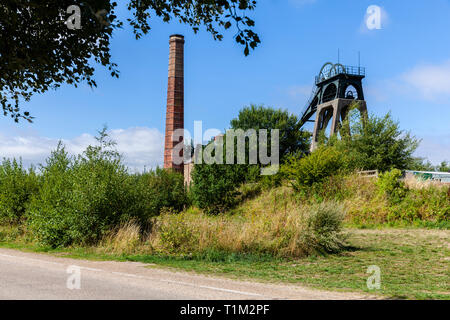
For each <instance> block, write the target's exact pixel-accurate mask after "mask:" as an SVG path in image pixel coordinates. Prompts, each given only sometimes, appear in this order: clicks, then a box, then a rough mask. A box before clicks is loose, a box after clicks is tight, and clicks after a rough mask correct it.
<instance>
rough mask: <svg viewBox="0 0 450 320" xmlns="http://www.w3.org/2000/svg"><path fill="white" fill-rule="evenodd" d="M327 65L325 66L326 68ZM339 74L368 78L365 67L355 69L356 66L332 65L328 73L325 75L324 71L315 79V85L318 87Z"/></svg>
mask: <svg viewBox="0 0 450 320" xmlns="http://www.w3.org/2000/svg"><path fill="white" fill-rule="evenodd" d="M325 66H326V64H325V65H324V67H325ZM339 74H348V75H352V76H363V77H365V76H366V68H364V67H354V66H343V65H341V64H335V65H332V67H331V68H330V69H329V71H328V72H326V73H323V69H322V70H321V72H320V73H319V75H318V76H316V77H315V84H316V85H318V84H319V83H321V82H322V81H325V80H327V79H330V78H332V77H334V76H337V75H339Z"/></svg>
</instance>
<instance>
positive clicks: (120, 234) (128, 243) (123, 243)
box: [98, 220, 143, 254]
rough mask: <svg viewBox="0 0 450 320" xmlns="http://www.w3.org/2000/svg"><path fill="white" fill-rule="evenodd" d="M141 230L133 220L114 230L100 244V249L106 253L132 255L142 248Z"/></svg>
mask: <svg viewBox="0 0 450 320" xmlns="http://www.w3.org/2000/svg"><path fill="white" fill-rule="evenodd" d="M142 244H143V243H142V239H141V228H140V226H139V224H138V223H137V222H135V221H133V220H131V221H128V222H126V223H124V224H122V225H120V226H119V227H118V228H116V229H115V230H112V231H111V232H110V233H109V234H108V235H107V236H106V237H105V238H104V239H103V240H102V241H101V243H100V245H99V246H98V249H99V250H100V251H102V252H104V253H112V254H132V253H136V252H137V251H139V249H140V247H141V246H142Z"/></svg>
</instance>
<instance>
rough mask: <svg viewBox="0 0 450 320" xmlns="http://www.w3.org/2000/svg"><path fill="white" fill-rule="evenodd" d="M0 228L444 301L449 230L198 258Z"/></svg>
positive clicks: (375, 234)
mask: <svg viewBox="0 0 450 320" xmlns="http://www.w3.org/2000/svg"><path fill="white" fill-rule="evenodd" d="M8 232H10V230H9V231H8V230H5V229H0V246H2V247H9V248H19V249H26V250H32V251H44V252H48V253H51V254H56V255H64V256H66V257H72V258H83V259H101V260H119V261H125V260H129V261H140V262H146V263H154V264H156V265H157V266H164V267H171V268H176V269H182V270H185V271H194V272H198V273H205V274H215V275H222V276H226V277H230V278H239V279H241V280H242V279H257V280H260V281H269V282H283V283H291V284H299V285H306V286H309V287H313V288H319V289H326V290H339V291H356V292H367V293H370V294H380V295H382V296H384V297H388V298H397V299H450V268H449V264H450V231H448V230H424V229H373V230H360V229H346V230H345V232H346V234H347V236H348V240H347V242H348V244H349V248H348V250H346V251H345V252H343V253H340V254H330V255H323V256H310V257H308V258H303V259H276V258H273V257H270V256H255V255H242V254H224V253H221V252H213V251H211V252H208V253H205V254H203V255H202V256H160V255H147V254H144V253H140V254H128V255H126V254H122V255H118V254H108V253H105V252H102V251H101V250H99V249H98V248H67V249H48V248H43V247H39V246H37V245H35V244H33V243H30V242H27V241H26V239H24V238H21V237H16V238H15V240H13V239H12V238H9V239H8V236H7V233H8ZM370 265H377V266H379V267H380V269H381V289H380V290H369V289H367V286H366V281H367V277H368V276H369V274H366V271H367V268H368V266H370Z"/></svg>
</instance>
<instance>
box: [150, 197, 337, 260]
mask: <svg viewBox="0 0 450 320" xmlns="http://www.w3.org/2000/svg"><path fill="white" fill-rule="evenodd" d="M286 192H287V190H286V189H275V190H272V191H268V192H265V193H264V194H263V195H262V196H261V197H259V198H257V199H254V200H251V201H248V202H247V203H246V204H245V205H244V207H241V212H240V214H234V215H233V214H227V215H221V216H211V215H208V214H205V213H203V212H201V211H199V210H195V209H191V210H188V211H185V212H183V213H181V214H172V213H166V214H163V215H161V216H160V217H158V218H157V220H156V223H155V225H154V228H153V232H152V233H151V237H150V239H149V242H150V243H151V246H152V248H153V249H154V250H155V251H156V252H166V253H167V252H168V253H171V254H200V255H201V254H202V253H204V252H208V251H218V252H226V253H251V254H270V255H273V256H283V257H302V256H306V255H309V254H311V253H317V252H337V251H340V250H341V249H342V247H343V245H344V238H343V236H342V233H341V228H342V221H343V219H344V213H343V208H342V206H340V205H338V204H337V203H334V202H330V203H328V202H327V203H323V204H319V205H314V206H303V205H300V204H298V203H296V202H295V201H289V199H288V198H290V196H289V197H288V198H284V199H285V200H286V201H282V200H281V199H282V198H283V197H285V196H286Z"/></svg>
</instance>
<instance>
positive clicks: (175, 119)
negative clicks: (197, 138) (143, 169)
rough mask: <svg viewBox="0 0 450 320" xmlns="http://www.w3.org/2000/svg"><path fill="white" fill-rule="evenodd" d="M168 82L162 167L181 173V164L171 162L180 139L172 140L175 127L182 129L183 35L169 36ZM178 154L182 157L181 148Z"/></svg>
mask: <svg viewBox="0 0 450 320" xmlns="http://www.w3.org/2000/svg"><path fill="white" fill-rule="evenodd" d="M169 43H170V53H169V82H168V86H167V109H166V136H165V144H164V168H166V169H175V170H176V171H178V172H180V173H183V169H184V165H183V164H178V165H177V164H174V163H173V160H172V159H173V149H174V147H175V146H176V145H177V144H178V143H179V142H181V141H183V137H181V138H180V140H179V141H172V134H173V132H174V131H175V130H176V129H184V36H182V35H179V34H174V35H171V36H170V40H169ZM179 155H180V156H181V157H183V149H181V151H180V153H179Z"/></svg>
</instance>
